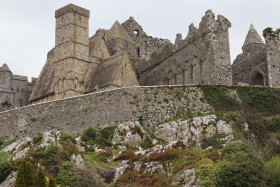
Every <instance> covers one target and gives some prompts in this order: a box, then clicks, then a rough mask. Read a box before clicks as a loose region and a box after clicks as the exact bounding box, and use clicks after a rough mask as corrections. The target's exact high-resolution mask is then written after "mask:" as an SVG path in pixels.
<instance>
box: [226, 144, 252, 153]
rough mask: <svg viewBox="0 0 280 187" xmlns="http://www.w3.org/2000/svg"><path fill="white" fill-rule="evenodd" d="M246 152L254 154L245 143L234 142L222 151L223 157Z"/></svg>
mask: <svg viewBox="0 0 280 187" xmlns="http://www.w3.org/2000/svg"><path fill="white" fill-rule="evenodd" d="M237 152H244V153H253V151H252V149H251V148H250V147H249V146H248V145H247V144H245V143H241V142H233V143H229V144H227V145H226V146H225V147H224V148H223V150H222V156H223V157H226V156H228V155H231V154H234V153H237Z"/></svg>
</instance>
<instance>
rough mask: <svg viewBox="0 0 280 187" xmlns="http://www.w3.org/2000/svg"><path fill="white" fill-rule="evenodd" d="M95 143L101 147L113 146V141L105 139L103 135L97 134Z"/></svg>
mask: <svg viewBox="0 0 280 187" xmlns="http://www.w3.org/2000/svg"><path fill="white" fill-rule="evenodd" d="M95 142H96V143H98V144H99V145H101V146H112V145H113V144H112V142H111V140H109V139H106V138H105V137H103V136H102V134H101V133H97V135H96V139H95Z"/></svg>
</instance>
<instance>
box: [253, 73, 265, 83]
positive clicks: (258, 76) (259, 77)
mask: <svg viewBox="0 0 280 187" xmlns="http://www.w3.org/2000/svg"><path fill="white" fill-rule="evenodd" d="M253 85H258V86H264V78H263V75H262V74H261V73H257V74H256V75H255V77H254V80H253Z"/></svg>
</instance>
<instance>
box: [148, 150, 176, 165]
mask: <svg viewBox="0 0 280 187" xmlns="http://www.w3.org/2000/svg"><path fill="white" fill-rule="evenodd" d="M179 154H180V151H178V150H177V149H169V150H167V151H165V152H161V153H152V154H151V155H150V156H149V157H148V158H147V160H148V161H161V162H166V161H168V160H172V159H174V158H177V157H179Z"/></svg>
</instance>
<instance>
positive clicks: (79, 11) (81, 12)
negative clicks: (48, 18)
mask: <svg viewBox="0 0 280 187" xmlns="http://www.w3.org/2000/svg"><path fill="white" fill-rule="evenodd" d="M67 13H75V14H79V15H81V16H84V17H86V18H89V17H90V11H89V10H86V9H84V8H82V7H78V6H76V5H73V4H69V5H67V6H65V7H62V8H60V9H58V10H57V11H55V18H58V17H61V16H63V15H65V14H67Z"/></svg>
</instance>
